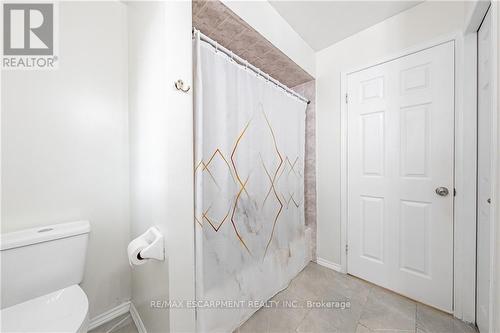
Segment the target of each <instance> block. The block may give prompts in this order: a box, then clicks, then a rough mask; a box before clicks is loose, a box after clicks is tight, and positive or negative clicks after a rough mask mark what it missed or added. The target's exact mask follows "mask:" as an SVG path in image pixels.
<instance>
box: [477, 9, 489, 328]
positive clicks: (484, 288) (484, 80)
mask: <svg viewBox="0 0 500 333" xmlns="http://www.w3.org/2000/svg"><path fill="white" fill-rule="evenodd" d="M490 29H491V14H490V12H488V13H487V15H486V17H485V18H484V21H483V23H482V24H481V27H480V28H479V31H478V34H477V46H478V52H477V57H478V58H477V59H478V61H477V65H478V68H477V107H478V112H477V121H478V135H477V139H478V140H477V145H478V146H477V172H478V174H477V277H476V279H477V291H476V293H477V295H476V302H477V306H476V322H477V326H478V327H479V330H480V331H481V332H483V333H486V332H488V319H489V293H490V203H489V200H490V197H491V182H490V174H491V90H490V87H491V80H490V78H491V73H492V68H491V62H490V59H491V34H490Z"/></svg>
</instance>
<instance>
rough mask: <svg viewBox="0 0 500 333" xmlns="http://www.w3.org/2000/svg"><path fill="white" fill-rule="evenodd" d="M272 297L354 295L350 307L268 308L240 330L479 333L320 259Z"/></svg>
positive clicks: (349, 297)
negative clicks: (336, 270) (342, 271)
mask: <svg viewBox="0 0 500 333" xmlns="http://www.w3.org/2000/svg"><path fill="white" fill-rule="evenodd" d="M272 300H273V301H283V300H285V301H293V300H296V301H299V302H301V303H302V304H303V305H304V304H305V302H307V300H330V301H332V300H333V301H347V300H349V301H350V308H347V307H346V308H344V309H340V308H337V309H332V308H330V309H325V308H311V307H309V308H308V307H307V306H305V308H300V307H299V308H288V309H284V308H280V307H271V308H262V309H260V310H259V311H257V312H256V313H255V314H254V315H253V316H252V317H250V319H248V320H247V321H246V322H245V323H244V324H243V325H241V327H240V328H238V329H237V330H236V331H235V333H246V332H252V333H257V332H258V333H265V332H269V333H270V332H276V333H278V332H321V333H326V332H342V333H349V332H352V333H369V332H379V333H394V332H405V333H406V332H408V333H409V332H414V333H477V331H476V329H475V328H474V327H472V326H469V325H467V324H465V323H463V322H461V321H459V320H456V319H454V318H453V317H452V316H451V315H448V314H445V313H443V312H441V311H438V310H435V309H433V308H431V307H428V306H426V305H423V304H420V303H418V302H415V301H413V300H410V299H408V298H406V297H403V296H400V295H397V294H395V293H392V292H390V291H388V290H386V289H383V288H380V287H377V286H375V285H372V284H370V283H368V282H365V281H363V280H360V279H357V278H355V277H351V276H347V275H344V274H340V273H337V272H335V271H333V270H330V269H328V268H324V267H322V266H319V265H318V264H315V263H310V264H309V265H308V266H307V267H306V268H305V269H304V270H303V271H302V272H301V273H300V274H299V275H298V276H297V277H296V278H295V279H294V280H293V281H292V282H291V284H290V286H289V287H288V288H287V289H285V290H283V291H282V292H280V293H279V294H277V295H276V296H274V297H273V299H272ZM288 304H290V302H288Z"/></svg>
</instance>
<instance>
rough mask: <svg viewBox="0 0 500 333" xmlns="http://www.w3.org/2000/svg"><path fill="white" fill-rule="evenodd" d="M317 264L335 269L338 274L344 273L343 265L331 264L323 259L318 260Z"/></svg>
mask: <svg viewBox="0 0 500 333" xmlns="http://www.w3.org/2000/svg"><path fill="white" fill-rule="evenodd" d="M316 263H317V264H318V265H321V266H323V267H326V268H330V269H333V270H334V271H337V272H340V273H344V272H343V271H342V266H341V265H339V264H336V263H334V262H331V261H328V260H326V259H323V258H316Z"/></svg>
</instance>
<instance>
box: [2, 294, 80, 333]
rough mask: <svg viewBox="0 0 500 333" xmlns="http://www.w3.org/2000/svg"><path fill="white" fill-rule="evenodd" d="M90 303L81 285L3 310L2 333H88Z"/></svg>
mask: <svg viewBox="0 0 500 333" xmlns="http://www.w3.org/2000/svg"><path fill="white" fill-rule="evenodd" d="M88 309H89V302H88V299H87V295H85V292H84V291H83V290H82V289H81V288H80V286H78V285H72V286H69V287H66V288H63V289H60V290H57V291H55V292H52V293H50V294H47V295H43V296H40V297H37V298H34V299H31V300H29V301H26V302H23V303H19V304H16V305H13V306H10V307H8V308H5V309H2V310H1V317H2V323H1V331H2V332H65V333H66V332H68V333H69V332H71V333H83V332H87V328H88V327H87V326H88Z"/></svg>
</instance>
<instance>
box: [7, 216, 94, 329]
mask: <svg viewBox="0 0 500 333" xmlns="http://www.w3.org/2000/svg"><path fill="white" fill-rule="evenodd" d="M89 232H90V225H89V223H88V222H87V221H78V222H70V223H62V224H55V225H51V226H46V227H42V228H34V229H27V230H21V231H16V232H11V233H6V234H2V235H1V244H0V250H1V251H0V256H1V257H0V259H1V265H2V267H1V268H2V269H1V277H2V282H1V284H2V286H1V290H2V294H1V308H2V309H1V311H0V312H1V313H0V315H1V318H2V320H1V327H0V331H1V332H68V333H69V332H71V333H73V332H78V333H81V332H87V329H88V322H89V320H88V309H89V303H88V299H87V295H85V293H84V291H83V290H82V289H81V288H80V286H79V285H78V284H79V283H80V282H81V281H82V278H83V272H84V266H85V255H86V251H87V242H88V234H89Z"/></svg>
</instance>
